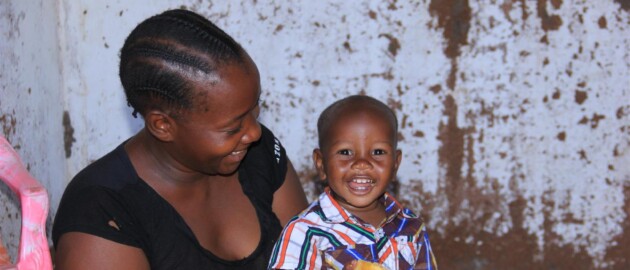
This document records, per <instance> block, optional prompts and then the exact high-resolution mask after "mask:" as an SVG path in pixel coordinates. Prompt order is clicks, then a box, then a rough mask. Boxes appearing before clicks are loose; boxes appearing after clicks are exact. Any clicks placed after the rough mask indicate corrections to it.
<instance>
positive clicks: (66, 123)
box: [61, 111, 76, 158]
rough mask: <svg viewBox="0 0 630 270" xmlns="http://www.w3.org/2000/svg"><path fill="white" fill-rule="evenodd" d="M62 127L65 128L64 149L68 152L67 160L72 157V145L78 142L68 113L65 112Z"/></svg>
mask: <svg viewBox="0 0 630 270" xmlns="http://www.w3.org/2000/svg"><path fill="white" fill-rule="evenodd" d="M61 125H62V126H63V147H64V149H65V151H66V158H69V157H70V156H72V144H73V143H74V142H76V139H75V138H74V128H73V127H72V123H71V121H70V114H69V113H68V111H64V112H63V117H62V123H61Z"/></svg>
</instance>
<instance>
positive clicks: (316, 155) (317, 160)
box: [313, 148, 326, 181]
mask: <svg viewBox="0 0 630 270" xmlns="http://www.w3.org/2000/svg"><path fill="white" fill-rule="evenodd" d="M313 164H315V169H317V175H318V176H319V180H322V181H325V180H326V170H324V155H323V154H322V151H321V150H320V149H319V148H315V150H313Z"/></svg>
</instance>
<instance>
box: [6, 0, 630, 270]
mask: <svg viewBox="0 0 630 270" xmlns="http://www.w3.org/2000/svg"><path fill="white" fill-rule="evenodd" d="M14 2H18V1H14ZM127 2H129V1H100V2H99V3H96V4H95V3H93V1H60V4H59V5H58V6H59V8H58V10H59V11H58V13H59V16H60V30H59V33H60V38H59V39H60V41H59V44H61V45H60V48H61V50H60V53H61V60H60V62H61V63H62V64H61V67H62V68H63V73H62V74H63V77H62V78H63V79H62V81H63V85H64V86H63V88H62V89H63V91H62V90H59V93H64V95H65V96H66V98H65V101H66V104H67V105H66V107H65V108H63V109H62V108H57V110H58V112H59V114H51V115H52V116H54V118H55V119H57V118H60V116H59V115H61V111H63V110H67V111H68V115H69V119H70V122H66V125H62V124H60V123H59V120H53V121H52V122H54V123H55V125H57V126H58V127H57V128H56V129H57V130H58V132H59V133H60V134H61V133H62V132H61V130H63V128H65V129H66V130H73V131H74V133H73V138H74V140H68V144H66V145H65V148H64V150H66V151H67V153H69V157H68V158H67V159H66V161H67V164H68V168H69V172H68V175H74V174H75V173H76V172H77V171H78V170H79V169H80V168H82V167H83V166H85V165H86V164H88V163H89V162H91V161H93V160H94V159H96V158H98V157H99V156H101V155H102V154H104V153H106V152H107V151H109V150H111V149H112V148H113V147H115V146H116V145H117V144H119V143H120V142H121V141H122V140H124V139H125V138H126V137H128V136H129V135H130V134H132V133H133V132H134V131H135V130H137V129H138V128H139V124H140V122H139V121H138V120H137V119H133V118H131V116H130V111H129V109H128V108H126V104H125V100H124V96H123V93H122V90H121V89H120V84H119V82H118V80H117V77H116V74H117V72H116V66H117V53H118V50H119V48H120V46H121V45H122V41H123V39H124V37H125V35H126V34H127V33H128V32H129V31H130V30H131V28H132V27H133V26H135V24H137V23H138V22H139V21H140V20H142V19H143V18H145V17H147V16H149V15H151V14H154V13H156V12H158V11H160V10H163V9H166V8H172V7H179V6H185V7H188V8H190V9H193V10H196V11H199V12H200V13H203V14H204V15H206V16H208V17H209V18H211V19H212V20H213V21H215V22H216V23H217V24H218V25H219V26H221V27H223V28H224V29H225V30H226V31H227V32H228V33H230V34H232V35H233V36H234V37H235V38H236V39H237V40H239V41H240V42H241V43H242V44H243V46H244V47H245V48H246V49H247V50H248V51H249V52H250V54H251V55H252V57H253V58H254V60H255V61H256V62H257V64H258V66H259V69H260V70H261V76H262V77H261V78H262V84H263V91H264V93H263V97H262V99H263V108H264V109H263V112H262V115H261V121H262V122H263V123H265V124H267V125H268V126H270V127H271V128H272V129H273V130H274V131H275V132H276V133H277V134H278V135H279V137H280V138H281V139H282V141H283V143H284V145H285V147H286V148H287V150H288V153H289V155H290V157H291V158H292V161H293V163H294V165H295V166H296V168H297V169H298V171H299V172H300V175H301V176H302V181H303V183H304V186H305V187H306V188H307V191H308V194H309V197H310V198H311V199H312V198H314V196H315V194H316V192H317V190H316V186H317V185H316V184H314V182H313V179H314V170H313V169H312V165H311V161H310V155H311V151H312V148H313V147H315V143H316V140H315V135H316V134H315V122H316V118H317V115H318V114H319V112H321V110H322V109H323V108H324V107H325V106H326V105H328V104H329V103H331V102H332V101H334V100H336V99H337V98H340V97H343V96H345V95H348V94H354V93H366V94H370V95H373V96H375V97H377V98H380V99H382V100H384V101H386V102H387V103H388V104H390V105H391V106H392V107H393V108H395V109H396V112H397V114H398V116H399V119H400V122H401V123H400V124H401V130H400V139H401V143H400V147H401V148H402V150H403V153H404V157H403V164H402V166H401V169H400V171H399V185H398V193H399V197H400V198H401V200H402V201H404V202H405V203H407V204H408V205H409V206H410V207H411V208H412V209H414V210H416V211H418V212H420V213H422V215H423V216H424V217H425V219H426V220H427V223H428V225H429V229H430V232H431V237H432V243H433V247H434V251H435V253H436V255H437V257H438V262H439V264H440V266H441V268H443V269H534V268H539V269H599V268H600V269H604V268H606V269H627V268H630V259H628V258H627V257H628V256H627V254H630V217H628V215H629V214H630V166H628V164H630V55H629V52H630V1H628V0H602V1H562V0H549V1H547V0H538V1H525V0H518V1H517V0H505V1H468V0H424V1H411V0H405V1H402V0H400V1H273V0H263V1H261V0H258V1H238V2H237V1H192V0H190V1H161V2H159V3H154V2H153V1H148V0H145V1H132V3H131V4H130V3H127ZM18 14H19V13H18ZM28 15H29V13H28V12H27V13H26V17H27V18H28ZM3 18H4V17H3ZM0 27H2V29H3V31H9V32H11V31H15V30H11V28H10V27H8V26H6V25H4V24H3V26H0ZM22 32H23V31H22ZM11 46H17V47H15V48H14V49H13V52H14V53H13V54H14V55H16V57H23V56H21V55H23V54H22V52H20V50H19V43H16V44H14V45H11ZM23 65H25V66H27V65H29V63H23ZM30 65H34V63H30ZM3 69H4V65H3ZM0 80H1V82H2V83H3V85H4V84H6V83H8V82H9V81H7V79H6V78H5V77H4V76H3V77H2V78H0ZM25 82H28V81H23V80H21V79H20V83H21V84H23V85H26V84H27V83H25ZM11 84H15V83H11ZM23 88H24V87H23ZM6 91H7V90H5V89H4V88H3V92H6ZM11 91H13V90H11ZM11 93H12V92H11ZM31 96H32V95H31ZM3 98H4V93H3ZM19 102H27V103H26V104H27V106H28V105H32V102H31V101H23V100H20V101H19ZM60 104H61V102H60ZM4 106H6V105H5V102H3V101H0V109H2V112H3V113H4V112H6V111H7V110H6V109H4V108H3V107H4ZM289 116H290V117H289ZM32 117H37V116H32ZM30 121H46V120H39V119H37V120H30ZM16 122H17V123H18V124H16V125H18V126H19V125H20V124H19V123H20V120H19V119H18V121H16ZM48 122H50V121H48ZM26 130H28V129H25V130H23V131H17V132H15V134H16V135H12V136H14V138H16V139H19V140H21V141H22V142H28V141H30V140H31V139H32V138H30V137H28V134H27V133H26ZM66 134H67V133H66ZM59 136H61V135H59ZM60 144H61V143H60ZM65 153H66V152H64V153H63V154H65ZM63 154H57V155H63ZM32 159H34V160H36V157H33V158H32ZM46 166H47V165H44V164H37V169H38V170H40V171H44V172H45V171H48V170H49V169H50V168H48V167H46ZM31 167H32V169H36V168H35V166H31ZM67 180H68V179H66V182H67ZM66 182H63V181H59V182H58V183H55V185H50V183H48V184H49V186H50V187H51V188H55V189H57V190H58V188H59V187H62V186H64V185H65V183H66ZM59 195H60V194H59V193H57V192H53V195H52V196H57V197H56V198H58V196H59ZM53 202H54V203H58V201H54V200H53ZM54 207H56V204H53V209H52V210H53V212H54ZM2 224H3V227H4V223H2Z"/></svg>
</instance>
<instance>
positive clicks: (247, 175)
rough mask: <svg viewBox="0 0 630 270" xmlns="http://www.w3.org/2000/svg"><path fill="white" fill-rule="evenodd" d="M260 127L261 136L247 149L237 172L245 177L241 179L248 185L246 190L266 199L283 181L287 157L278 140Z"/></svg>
mask: <svg viewBox="0 0 630 270" xmlns="http://www.w3.org/2000/svg"><path fill="white" fill-rule="evenodd" d="M261 129H262V135H261V138H260V140H259V141H258V142H256V143H255V144H254V145H252V147H251V148H250V149H249V152H248V153H247V156H246V157H245V160H244V161H243V164H241V167H242V168H241V169H240V170H239V173H240V174H244V175H243V177H242V178H243V179H247V180H245V181H243V180H242V181H241V182H242V183H243V182H244V185H246V186H249V187H246V190H251V189H253V191H255V193H256V194H257V196H263V197H265V200H268V199H271V198H270V197H269V196H273V193H275V192H276V190H278V189H279V188H280V186H282V184H283V183H284V178H285V177H286V173H287V163H288V158H287V154H286V151H285V149H284V147H283V146H282V144H281V143H280V140H278V138H276V137H275V136H274V134H273V133H272V132H271V131H270V130H269V129H268V128H267V127H265V126H264V125H261Z"/></svg>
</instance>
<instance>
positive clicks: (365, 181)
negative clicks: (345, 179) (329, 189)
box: [352, 179, 372, 184]
mask: <svg viewBox="0 0 630 270" xmlns="http://www.w3.org/2000/svg"><path fill="white" fill-rule="evenodd" d="M352 182H355V183H359V184H368V183H369V184H371V183H372V180H371V179H353V180H352Z"/></svg>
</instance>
